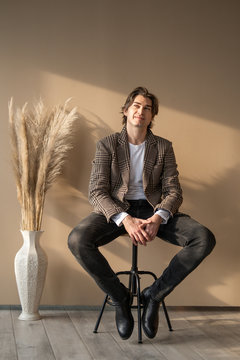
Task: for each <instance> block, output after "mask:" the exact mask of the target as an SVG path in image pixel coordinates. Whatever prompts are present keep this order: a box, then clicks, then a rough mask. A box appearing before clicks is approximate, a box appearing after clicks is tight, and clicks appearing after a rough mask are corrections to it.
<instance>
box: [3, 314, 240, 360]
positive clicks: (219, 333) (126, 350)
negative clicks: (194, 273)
mask: <svg viewBox="0 0 240 360" xmlns="http://www.w3.org/2000/svg"><path fill="white" fill-rule="evenodd" d="M19 313H20V312H19V310H11V309H6V310H0V359H1V360H15V359H19V360H53V359H57V360H60V359H62V360H68V359H69V360H75V359H76V360H89V359H96V360H108V359H111V360H118V359H121V360H125V359H131V360H133V359H137V360H140V359H141V360H150V359H160V360H161V359H163V360H166V359H168V360H189V359H191V360H208V359H209V360H210V359H211V360H217V359H221V360H223V359H224V360H225V359H226V360H227V359H229V360H235V359H240V311H237V310H235V311H233V310H216V309H215V310H207V311H206V310H199V309H198V310H186V309H185V310H184V309H183V310H180V309H177V310H176V309H175V310H173V309H170V310H169V315H170V318H171V321H172V325H173V328H174V331H173V332H169V331H168V328H167V324H166V321H165V318H164V316H163V313H162V311H161V312H160V320H161V321H160V325H159V332H158V334H157V337H156V338H155V339H153V340H151V341H150V340H149V339H147V338H146V337H145V336H144V335H143V344H138V342H137V322H136V321H135V328H134V332H133V335H132V337H131V338H130V339H128V340H121V338H120V337H119V335H118V333H117V331H116V328H115V323H114V311H105V312H104V314H103V318H102V322H101V324H100V327H99V333H98V334H93V328H94V324H95V321H96V318H97V315H98V311H90V310H70V311H69V310H56V309H55V310H42V311H41V315H42V320H40V321H30V322H26V321H20V320H18V316H19ZM134 317H135V320H136V312H135V311H134Z"/></svg>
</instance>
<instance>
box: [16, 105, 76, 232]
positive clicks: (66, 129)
mask: <svg viewBox="0 0 240 360" xmlns="http://www.w3.org/2000/svg"><path fill="white" fill-rule="evenodd" d="M69 101H70V99H68V100H67V101H66V102H65V103H64V104H63V105H57V106H55V107H53V108H48V107H46V106H45V105H44V103H43V101H42V100H41V99H40V100H39V101H38V102H37V103H36V104H35V105H34V106H33V108H32V109H29V107H28V104H27V103H26V104H24V106H23V107H22V108H18V109H17V110H16V111H14V105H13V100H12V99H11V100H10V102H9V123H10V138H11V144H12V162H13V169H14V175H15V179H16V185H17V197H18V200H19V203H20V206H21V229H22V230H40V229H41V223H42V215H43V208H44V202H45V195H46V192H47V190H48V189H49V187H50V186H51V185H52V184H53V182H54V181H55V179H56V177H57V176H58V175H59V174H60V172H61V169H62V165H63V162H64V160H65V157H66V153H67V151H68V150H69V149H70V148H71V134H72V125H73V122H74V121H75V120H76V118H77V109H76V107H75V108H73V109H72V110H68V105H69Z"/></svg>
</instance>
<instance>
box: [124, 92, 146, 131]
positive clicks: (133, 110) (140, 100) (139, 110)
mask: <svg viewBox="0 0 240 360" xmlns="http://www.w3.org/2000/svg"><path fill="white" fill-rule="evenodd" d="M124 115H125V116H126V117H127V126H132V127H139V128H146V129H147V127H148V125H149V124H150V123H151V121H152V100H151V99H149V98H145V97H144V96H142V95H137V96H136V97H135V99H134V101H133V103H132V105H130V106H129V108H128V109H127V110H125V111H124Z"/></svg>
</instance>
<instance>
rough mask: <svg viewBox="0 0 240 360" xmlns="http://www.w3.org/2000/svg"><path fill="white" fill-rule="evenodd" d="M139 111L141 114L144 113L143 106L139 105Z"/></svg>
mask: <svg viewBox="0 0 240 360" xmlns="http://www.w3.org/2000/svg"><path fill="white" fill-rule="evenodd" d="M138 113H139V114H140V115H142V113H143V106H139V108H138Z"/></svg>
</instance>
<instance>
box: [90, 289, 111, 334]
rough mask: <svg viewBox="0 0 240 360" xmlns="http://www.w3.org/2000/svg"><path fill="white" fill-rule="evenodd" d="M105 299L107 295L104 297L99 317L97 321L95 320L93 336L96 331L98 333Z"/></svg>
mask: <svg viewBox="0 0 240 360" xmlns="http://www.w3.org/2000/svg"><path fill="white" fill-rule="evenodd" d="M107 299H108V295H106V296H105V299H104V302H103V305H102V308H101V311H100V314H99V316H98V319H97V322H96V325H95V328H94V330H93V332H94V333H95V334H96V333H97V331H98V327H99V324H100V321H101V319H102V315H103V312H104V309H105V306H106V303H107Z"/></svg>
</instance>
